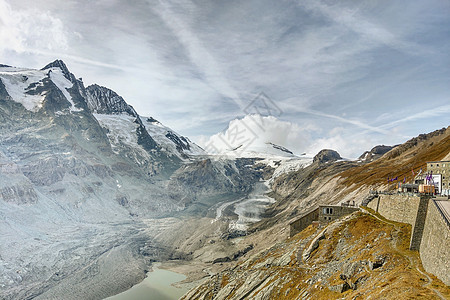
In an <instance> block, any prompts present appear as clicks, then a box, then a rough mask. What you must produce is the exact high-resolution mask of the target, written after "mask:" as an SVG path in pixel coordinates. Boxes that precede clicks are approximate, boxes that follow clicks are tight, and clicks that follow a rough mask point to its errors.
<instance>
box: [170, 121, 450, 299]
mask: <svg viewBox="0 0 450 300" xmlns="http://www.w3.org/2000/svg"><path fill="white" fill-rule="evenodd" d="M449 152H450V128H447V129H441V130H437V131H435V132H432V133H430V134H426V135H420V136H419V137H417V138H414V139H411V140H409V141H407V142H406V143H404V144H402V145H399V146H396V147H395V148H393V149H392V150H390V151H388V152H387V153H385V154H384V155H382V156H380V157H379V158H378V159H374V160H373V161H370V162H366V161H363V162H361V161H360V162H358V161H341V160H339V161H326V160H325V161H323V160H316V161H315V162H314V163H313V164H311V165H310V166H308V167H306V168H303V169H300V170H298V171H296V172H291V173H287V174H283V175H281V176H279V177H277V178H275V179H274V180H273V183H272V185H271V189H272V192H271V193H270V195H271V196H272V197H274V198H275V199H276V200H277V201H276V203H274V204H273V205H272V206H271V207H270V208H269V209H268V210H267V211H266V213H265V218H264V219H263V220H262V221H260V222H258V223H256V224H254V225H253V226H252V227H251V228H250V229H249V234H248V235H247V236H245V237H241V238H238V239H231V240H230V239H227V238H225V239H224V237H222V239H220V238H219V239H218V240H216V241H215V242H214V243H213V244H210V245H208V249H209V250H208V253H209V256H208V257H209V259H205V257H206V256H203V260H202V263H201V264H198V263H197V262H196V260H195V259H193V261H191V262H190V263H182V264H180V263H179V262H172V263H170V264H166V267H168V268H170V269H172V270H175V271H179V272H184V273H186V274H188V275H189V274H196V276H194V277H193V278H195V279H196V280H197V279H200V278H201V277H205V278H206V281H205V282H204V283H203V284H202V285H200V286H199V287H197V288H196V289H194V290H191V291H190V293H188V294H187V295H186V296H185V299H273V298H276V297H278V298H280V299H298V298H300V299H301V298H302V297H304V298H306V299H335V298H341V297H343V298H345V299H358V298H360V299H366V298H369V295H373V296H371V297H373V299H391V298H399V299H412V298H419V299H420V298H423V299H433V298H436V299H438V298H444V299H445V298H448V297H449V296H450V293H449V289H448V286H445V285H444V284H443V283H442V282H440V281H439V280H438V279H436V278H435V277H434V276H433V275H431V274H427V273H426V272H424V271H423V268H422V267H421V263H420V259H419V255H418V252H415V251H409V250H407V249H408V240H409V235H410V230H411V229H410V227H408V225H405V224H397V223H392V222H385V221H383V220H382V218H380V219H377V218H375V217H373V216H371V215H368V214H362V213H358V214H354V215H352V217H351V218H348V219H346V220H343V221H338V222H336V223H333V224H332V225H330V226H329V227H327V228H326V229H325V231H324V232H322V239H320V241H318V242H317V243H316V244H317V246H318V247H317V248H316V249H314V251H310V254H309V258H308V259H304V258H303V254H304V249H306V248H307V247H309V246H310V244H311V242H312V240H313V239H314V237H316V236H317V235H320V232H321V231H322V230H324V229H323V228H320V229H317V228H314V227H309V228H307V229H306V230H305V231H303V232H301V233H300V234H298V235H296V236H294V237H292V238H291V239H288V231H289V230H288V228H289V223H290V222H292V221H293V220H295V219H297V218H298V217H300V216H301V215H303V214H305V212H307V211H310V210H311V209H313V208H314V207H317V206H318V205H320V204H339V203H343V202H346V201H355V202H356V203H357V204H359V203H361V202H362V200H363V199H364V198H365V197H367V195H368V193H369V191H370V190H388V189H390V188H392V187H390V186H389V185H388V184H387V180H386V179H387V177H388V176H398V177H399V178H403V176H405V177H407V176H408V175H409V174H411V169H414V170H415V171H416V172H417V171H418V169H420V168H423V169H424V170H425V167H426V162H427V161H431V160H441V159H444V158H445V157H446V156H448V155H449ZM410 177H411V176H410ZM410 177H409V178H410ZM409 178H408V177H407V179H409ZM205 224H206V222H205ZM191 234H192V236H195V235H197V233H196V231H195V230H194V231H193V232H191ZM225 241H226V242H227V243H229V244H232V245H233V247H232V248H231V249H234V250H233V251H234V252H236V251H238V249H246V247H248V246H249V245H252V248H251V250H249V251H248V252H246V253H245V254H243V255H242V256H239V257H237V258H235V259H230V260H224V261H222V262H220V263H213V262H214V260H215V259H217V258H218V257H217V255H216V254H215V253H216V252H215V250H216V248H215V247H221V249H227V248H226V247H223V243H224V242H225ZM219 245H221V246H219ZM180 250H181V251H182V250H183V247H181V248H180ZM202 251H203V250H202ZM224 251H225V252H227V250H224ZM224 251H222V252H220V251H219V253H221V256H222V257H223V256H224V255H225V254H224ZM233 251H231V253H230V252H228V253H227V254H226V255H225V256H228V257H233V253H232V252H233ZM194 253H195V250H194ZM203 253H205V252H204V251H203ZM300 257H301V258H300ZM305 257H307V256H305ZM379 264H381V266H379V267H377V266H378V265H379ZM195 270H196V271H195Z"/></svg>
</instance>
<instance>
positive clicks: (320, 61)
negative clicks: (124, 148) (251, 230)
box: [0, 0, 450, 157]
mask: <svg viewBox="0 0 450 300" xmlns="http://www.w3.org/2000/svg"><path fill="white" fill-rule="evenodd" d="M336 2H337V3H336ZM449 16H450V2H449V1H447V0H437V1H434V0H427V1H387V0H383V1H381V0H380V1H373V0H370V1H316V0H314V1H284V0H280V1H265V0H257V1H256V0H255V1H252V0H247V1H234V0H230V1H207V0H203V1H195V0H192V1H191V0H175V1H156V0H155V1H153V0H151V1H150V0H149V1H143V0H133V1H125V0H98V1H87V0H65V1H56V0H14V1H13V0H0V63H2V64H7V65H13V66H23V67H31V68H41V67H43V66H44V65H45V64H47V63H48V62H50V61H53V60H55V59H57V58H59V59H62V60H64V61H65V62H66V64H67V65H68V67H69V69H70V70H71V71H72V72H73V73H74V74H75V75H76V76H78V77H82V78H83V81H84V83H85V85H89V84H92V83H94V82H95V83H98V84H100V85H103V86H107V87H109V88H111V89H113V90H115V91H116V92H117V93H119V94H120V95H122V96H123V97H124V98H125V100H126V101H127V102H128V103H130V104H132V105H133V106H134V107H135V108H136V110H137V111H138V112H139V113H140V114H141V115H145V116H153V117H155V118H156V119H159V120H160V121H162V122H163V123H164V124H166V125H168V126H169V127H172V128H173V129H174V130H176V131H178V132H179V133H181V134H183V135H187V136H189V137H191V139H193V140H195V141H197V142H199V143H200V144H204V143H205V141H207V140H208V137H209V136H211V135H213V134H215V133H217V132H219V131H222V130H224V129H225V128H226V127H227V126H228V123H229V121H230V120H232V119H234V118H237V117H241V118H242V117H243V116H244V115H245V114H246V113H248V112H249V108H250V110H251V109H252V103H255V101H253V100H254V99H255V97H256V99H257V100H258V99H259V98H257V97H258V95H264V99H266V100H265V101H266V102H265V103H270V105H272V107H273V108H275V109H271V110H268V111H261V110H260V112H261V113H263V114H267V115H271V114H275V115H274V116H275V117H276V118H277V119H278V120H280V122H281V123H280V124H282V126H275V125H273V124H272V125H271V126H268V128H269V129H268V130H272V128H276V129H277V130H280V128H282V129H283V132H278V134H274V132H270V134H268V136H271V137H273V136H275V137H276V139H277V141H276V142H278V143H280V144H282V145H283V146H286V147H288V148H291V149H292V150H294V151H295V152H297V153H300V152H310V153H314V152H317V151H318V150H320V149H322V148H333V149H336V150H338V151H339V152H340V153H341V154H342V155H344V156H347V157H356V156H359V154H361V153H362V152H363V151H364V150H366V149H370V148H371V147H372V146H374V145H377V144H396V143H401V142H404V141H406V140H407V139H408V138H410V137H413V136H417V135H418V134H420V133H426V132H430V131H433V130H435V129H439V128H442V127H444V126H445V127H446V126H448V125H450V124H449V123H450V122H449V120H450V117H449V116H450V55H449V53H450V17H449ZM261 93H263V94H261ZM251 112H255V111H254V110H253V111H251ZM277 119H275V118H267V120H272V121H271V122H275V123H277V122H278V121H277Z"/></svg>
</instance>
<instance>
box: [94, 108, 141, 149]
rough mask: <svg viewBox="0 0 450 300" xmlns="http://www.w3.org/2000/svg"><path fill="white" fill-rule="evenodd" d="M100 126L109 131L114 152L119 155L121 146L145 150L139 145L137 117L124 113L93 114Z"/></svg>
mask: <svg viewBox="0 0 450 300" xmlns="http://www.w3.org/2000/svg"><path fill="white" fill-rule="evenodd" d="M93 115H94V117H95V118H96V119H97V121H98V122H99V123H100V125H101V126H102V127H104V128H106V129H108V133H107V136H108V138H109V140H110V142H111V146H112V150H113V151H114V152H115V153H119V151H118V150H119V149H120V148H121V145H124V144H125V145H127V146H131V147H134V148H137V149H142V151H143V152H145V150H144V149H143V148H142V147H141V146H140V145H139V144H138V137H137V135H136V129H137V128H138V126H139V125H138V124H136V123H135V122H134V120H135V117H132V116H130V115H129V114H126V113H122V114H118V115H104V114H93Z"/></svg>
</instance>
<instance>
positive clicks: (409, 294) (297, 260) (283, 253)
mask: <svg viewBox="0 0 450 300" xmlns="http://www.w3.org/2000/svg"><path fill="white" fill-rule="evenodd" d="M410 230H411V228H410V227H408V225H405V224H400V223H392V222H386V221H385V220H383V219H381V218H376V217H374V216H372V215H370V214H364V213H360V212H358V213H354V214H353V215H351V216H348V217H346V218H343V219H342V220H339V221H336V222H334V223H331V224H330V225H329V226H327V227H326V228H325V229H323V228H317V227H314V226H312V225H311V226H309V227H308V228H306V229H305V230H304V231H302V232H301V233H299V234H297V235H296V236H294V237H292V238H291V239H288V240H286V241H284V242H281V243H278V244H276V245H275V246H273V247H271V248H270V249H267V250H263V251H260V252H259V253H257V254H255V255H253V256H251V257H248V258H247V259H245V260H244V261H243V262H241V263H238V264H237V265H236V266H234V267H233V268H230V269H227V270H225V271H223V272H221V273H218V274H216V275H214V276H212V277H211V278H210V279H209V280H208V281H206V282H205V283H203V284H202V285H200V286H199V287H197V288H196V289H194V290H192V291H190V292H189V293H188V294H186V295H185V296H184V298H182V299H276V298H278V299H337V298H341V299H368V298H373V299H392V298H397V299H413V298H414V299H445V298H448V297H450V288H449V287H448V286H445V285H444V284H443V283H442V282H440V281H439V280H437V279H436V278H435V277H434V276H432V275H428V274H426V273H424V271H423V268H422V266H421V264H420V259H419V257H418V254H417V252H414V251H410V250H408V246H409V234H410Z"/></svg>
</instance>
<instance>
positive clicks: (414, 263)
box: [361, 207, 447, 300]
mask: <svg viewBox="0 0 450 300" xmlns="http://www.w3.org/2000/svg"><path fill="white" fill-rule="evenodd" d="M361 210H362V212H364V213H367V214H369V215H371V216H372V217H374V218H376V219H377V220H379V221H380V222H383V223H386V224H389V225H392V226H394V229H395V233H398V232H400V230H401V229H400V227H399V226H398V225H397V223H396V222H392V221H389V220H386V219H382V218H380V217H379V216H377V215H376V214H373V213H372V212H370V211H369V210H367V209H365V208H364V207H361ZM397 236H398V234H395V235H393V239H392V246H393V247H394V249H395V250H396V251H397V252H398V253H399V254H401V255H402V256H404V257H406V258H407V259H408V260H409V264H410V266H411V267H413V268H415V269H416V270H417V271H418V272H419V273H420V274H422V275H423V276H425V277H426V278H427V279H428V282H427V283H426V284H424V285H423V287H427V288H429V289H431V290H432V291H433V292H434V293H435V294H436V295H437V296H438V297H439V298H441V299H442V300H446V299H447V298H445V297H444V296H443V295H442V294H441V293H440V292H439V291H438V290H436V289H434V288H432V287H431V286H430V285H431V284H432V283H433V279H432V278H431V277H430V276H428V274H426V273H425V272H423V271H422V270H420V268H419V264H418V262H417V261H416V259H415V258H413V257H411V256H409V255H406V254H405V253H403V252H402V251H401V250H400V249H398V247H397V243H398V239H397Z"/></svg>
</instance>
